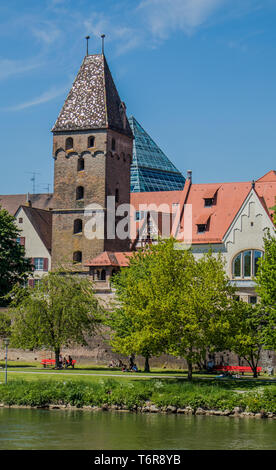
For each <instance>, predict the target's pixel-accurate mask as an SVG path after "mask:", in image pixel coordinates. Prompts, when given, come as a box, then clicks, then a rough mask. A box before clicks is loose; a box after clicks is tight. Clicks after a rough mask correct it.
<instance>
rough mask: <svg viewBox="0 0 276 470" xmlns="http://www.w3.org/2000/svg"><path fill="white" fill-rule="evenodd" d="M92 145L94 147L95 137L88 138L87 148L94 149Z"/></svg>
mask: <svg viewBox="0 0 276 470" xmlns="http://www.w3.org/2000/svg"><path fill="white" fill-rule="evenodd" d="M94 145H95V137H94V136H90V137H88V148H91V147H94Z"/></svg>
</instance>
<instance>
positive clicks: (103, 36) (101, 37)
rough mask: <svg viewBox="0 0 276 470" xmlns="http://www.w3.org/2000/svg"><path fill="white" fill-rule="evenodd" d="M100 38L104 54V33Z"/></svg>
mask: <svg viewBox="0 0 276 470" xmlns="http://www.w3.org/2000/svg"><path fill="white" fill-rule="evenodd" d="M101 38H102V54H103V55H104V38H105V34H102V35H101Z"/></svg>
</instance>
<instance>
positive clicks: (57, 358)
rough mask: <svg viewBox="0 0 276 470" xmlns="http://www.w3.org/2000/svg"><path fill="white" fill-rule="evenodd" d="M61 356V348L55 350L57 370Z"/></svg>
mask: <svg viewBox="0 0 276 470" xmlns="http://www.w3.org/2000/svg"><path fill="white" fill-rule="evenodd" d="M59 355H60V348H58V349H55V361H56V368H57V369H58V368H59Z"/></svg>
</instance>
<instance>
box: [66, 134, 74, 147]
mask: <svg viewBox="0 0 276 470" xmlns="http://www.w3.org/2000/svg"><path fill="white" fill-rule="evenodd" d="M73 145H74V142H73V139H72V137H68V138H67V139H66V142H65V149H66V150H70V149H72V148H73Z"/></svg>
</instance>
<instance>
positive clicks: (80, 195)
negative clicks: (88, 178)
mask: <svg viewBox="0 0 276 470" xmlns="http://www.w3.org/2000/svg"><path fill="white" fill-rule="evenodd" d="M83 197H84V188H83V186H78V187H77V189H76V200H77V201H78V200H79V199H83Z"/></svg>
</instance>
